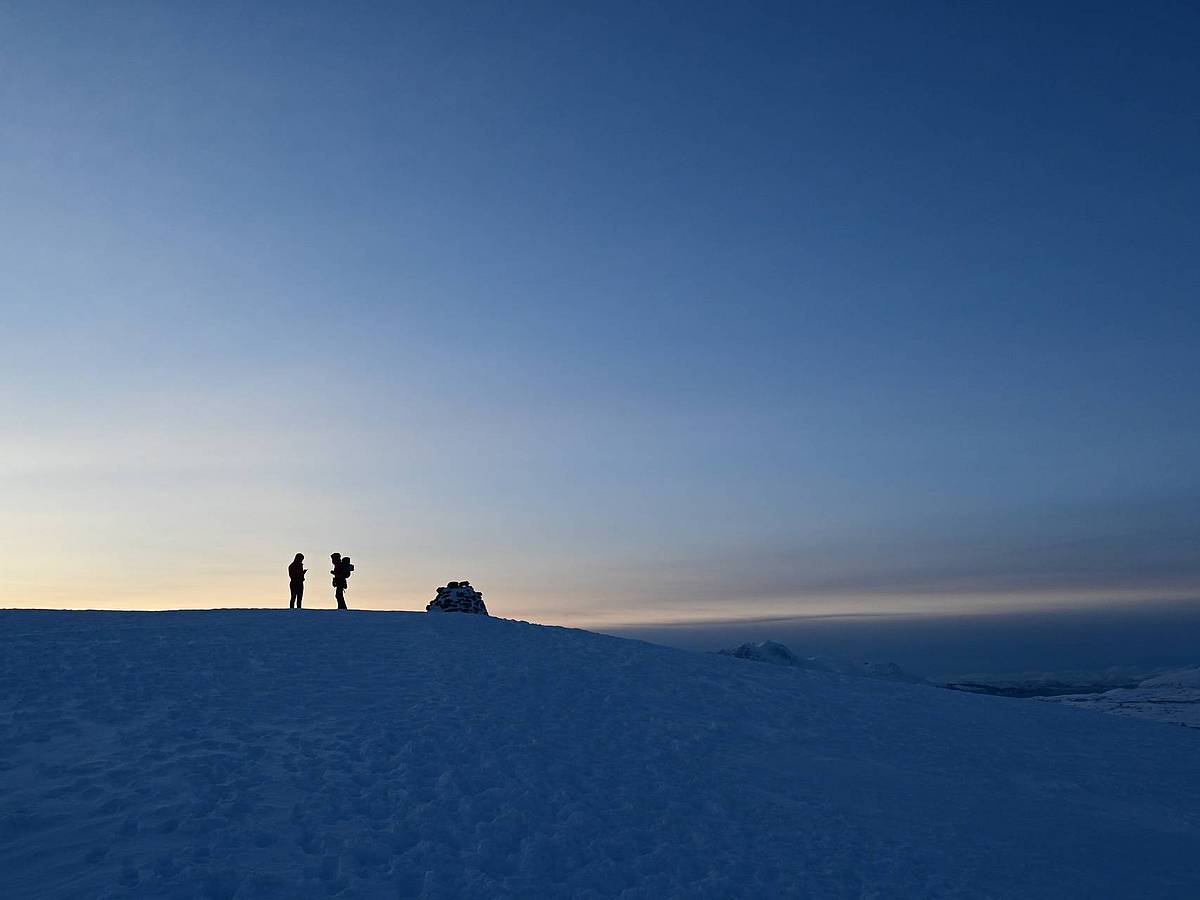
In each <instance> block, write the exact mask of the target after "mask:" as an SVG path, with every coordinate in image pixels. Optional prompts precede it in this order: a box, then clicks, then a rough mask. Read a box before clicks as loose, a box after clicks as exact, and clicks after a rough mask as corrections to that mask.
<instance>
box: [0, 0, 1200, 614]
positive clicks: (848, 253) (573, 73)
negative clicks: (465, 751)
mask: <svg viewBox="0 0 1200 900" xmlns="http://www.w3.org/2000/svg"><path fill="white" fill-rule="evenodd" d="M568 7H570V8H568ZM1197 46H1200V12H1198V11H1197V9H1196V7H1195V6H1194V4H1185V3H1151V4H1142V5H1130V4H1117V3H1113V4H1097V3H1086V4H1085V3H1058V4H1011V3H994V4H975V3H973V4H953V3H945V4H942V3H930V4H911V5H903V6H897V5H896V4H885V3H879V4H856V5H847V4H823V3H817V4H794V3H786V4H714V5H711V6H709V5H704V4H698V3H678V4H630V5H624V4H616V3H604V4H592V5H590V7H589V8H584V6H583V5H581V4H551V3H546V4H536V3H531V4H485V3H480V4H450V3H431V4H420V5H407V4H378V5H373V4H358V3H347V4H342V3H328V4H250V5H246V4H221V3H214V4H190V3H177V4H149V3H147V4H117V5H109V6H108V7H107V8H101V7H100V6H98V5H94V4H61V5H60V4H55V3H29V4H4V5H3V6H0V326H2V327H3V333H4V335H5V348H6V349H5V353H4V354H3V356H2V358H0V375H2V379H0V414H2V415H3V419H4V422H5V423H6V424H5V426H4V428H3V430H2V431H0V488H2V490H3V494H4V499H5V502H4V503H3V504H2V505H0V566H2V567H3V571H4V573H5V577H4V578H3V579H0V605H3V606H15V605H39V606H119V607H152V608H153V607H178V606H213V605H270V604H275V603H280V602H282V600H283V598H285V597H286V586H285V585H284V584H282V581H283V578H282V573H283V570H284V567H285V566H286V564H287V563H288V562H289V561H290V559H291V556H292V554H293V553H295V552H296V551H303V552H305V553H306V554H307V555H308V556H309V561H310V568H311V569H312V570H313V572H314V574H315V575H316V576H318V577H317V578H316V580H315V582H314V583H313V584H312V586H311V587H310V602H314V603H315V602H318V601H320V602H324V601H327V600H328V598H327V597H325V596H324V594H325V592H326V590H327V588H326V584H327V581H328V579H327V578H325V577H324V575H323V573H324V572H325V570H326V569H327V568H328V566H327V565H326V564H325V560H327V558H328V554H329V552H331V551H333V550H340V551H342V552H345V553H349V554H350V555H351V556H353V557H354V558H355V559H356V561H357V563H358V566H359V569H358V572H357V573H356V576H355V579H354V581H353V583H352V586H351V592H350V599H351V602H352V604H354V605H358V606H363V607H375V608H392V607H400V608H405V607H407V608H414V607H417V606H419V605H423V604H424V602H426V601H427V600H428V599H429V598H430V597H431V596H432V591H433V589H434V588H435V587H436V586H437V585H439V584H443V583H445V581H446V580H447V579H452V578H459V577H468V578H471V579H472V581H473V582H475V583H476V584H478V585H479V586H480V587H481V588H482V589H483V590H484V591H485V594H486V595H487V597H488V600H489V602H490V603H491V604H492V606H493V608H494V609H495V611H497V612H500V613H501V614H507V615H513V616H519V617H526V618H534V619H538V620H542V621H561V622H567V623H578V624H583V623H598V622H622V621H635V620H643V621H669V620H675V619H688V620H691V619H706V618H727V617H730V616H735V617H736V616H743V615H744V616H759V615H775V614H785V615H796V614H800V615H803V614H806V613H809V612H814V613H822V614H828V613H830V612H839V611H846V612H855V611H863V610H872V611H879V610H885V611H908V612H921V611H936V612H939V613H942V612H946V611H952V612H963V611H967V612H971V611H996V610H1001V609H1017V608H1020V609H1026V608H1039V609H1040V608H1045V607H1048V606H1059V605H1068V606H1070V605H1078V604H1081V603H1083V604H1086V603H1099V602H1102V601H1105V600H1122V601H1129V600H1131V599H1137V598H1139V597H1154V598H1160V599H1161V598H1172V597H1175V598H1181V599H1182V598H1194V597H1197V596H1200V554H1198V553H1197V550H1198V548H1200V470H1198V469H1197V465H1196V461H1197V459H1200V404H1198V403H1197V396H1198V390H1200V366H1198V362H1197V360H1198V356H1197V352H1196V350H1197V346H1198V340H1200V311H1198V308H1197V307H1198V304H1197V298H1198V296H1200V291H1198V288H1200V254H1198V253H1197V252H1196V250H1197V247H1198V246H1200V226H1198V214H1200V163H1198V161H1200V126H1198V124H1197V123H1198V121H1200V120H1198V119H1197V116H1196V110H1197V109H1200V57H1198V55H1197V53H1196V47H1197ZM312 577H313V576H310V579H311V578H312Z"/></svg>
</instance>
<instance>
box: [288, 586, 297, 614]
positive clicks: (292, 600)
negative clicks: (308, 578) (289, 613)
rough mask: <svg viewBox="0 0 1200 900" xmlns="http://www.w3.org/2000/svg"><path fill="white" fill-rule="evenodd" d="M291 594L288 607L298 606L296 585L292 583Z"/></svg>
mask: <svg viewBox="0 0 1200 900" xmlns="http://www.w3.org/2000/svg"><path fill="white" fill-rule="evenodd" d="M290 587H291V596H289V597H288V609H295V608H296V585H294V584H293V585H291V586H290Z"/></svg>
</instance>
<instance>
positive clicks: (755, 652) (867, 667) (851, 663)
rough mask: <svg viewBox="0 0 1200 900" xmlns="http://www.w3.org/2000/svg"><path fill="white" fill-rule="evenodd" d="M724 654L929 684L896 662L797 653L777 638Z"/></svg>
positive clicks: (837, 672) (811, 669) (794, 666)
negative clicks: (863, 660) (776, 639)
mask: <svg viewBox="0 0 1200 900" xmlns="http://www.w3.org/2000/svg"><path fill="white" fill-rule="evenodd" d="M717 652H718V653H720V654H721V655H723V656H734V657H737V658H738V659H749V660H753V661H755V662H765V663H770V664H772V665H776V666H790V667H791V668H794V669H807V670H809V671H810V672H828V673H830V674H833V675H854V676H857V677H860V678H882V679H885V680H887V681H905V682H908V683H910V684H928V682H926V681H925V679H924V678H921V677H919V676H917V675H913V674H912V673H911V672H906V671H904V669H902V668H900V667H899V666H898V665H896V664H895V663H894V662H860V661H858V660H849V659H834V658H832V657H828V656H808V657H801V656H797V655H796V654H795V653H793V652H792V651H791V650H790V649H788V648H787V647H786V646H784V645H783V644H780V643H778V642H777V641H758V642H749V641H748V642H746V643H744V644H741V645H739V646H737V647H734V648H732V649H729V650H718V651H717Z"/></svg>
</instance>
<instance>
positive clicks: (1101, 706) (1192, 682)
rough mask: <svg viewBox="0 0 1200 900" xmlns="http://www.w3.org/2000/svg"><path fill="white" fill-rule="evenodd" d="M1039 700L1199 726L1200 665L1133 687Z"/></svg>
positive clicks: (1113, 713) (1157, 676)
mask: <svg viewBox="0 0 1200 900" xmlns="http://www.w3.org/2000/svg"><path fill="white" fill-rule="evenodd" d="M1038 699H1040V700H1047V701H1052V702H1054V703H1062V704H1066V705H1068V706H1074V707H1076V708H1078V709H1090V710H1093V711H1095V712H1104V713H1110V714H1112V715H1117V716H1130V717H1133V718H1137V719H1153V720H1154V721H1157V722H1166V723H1168V724H1170V725H1184V726H1186V727H1188V728H1200V667H1196V668H1190V669H1180V670H1178V671H1175V672H1168V673H1166V674H1165V675H1156V676H1155V677H1153V678H1147V679H1146V680H1145V681H1143V682H1141V684H1139V685H1138V686H1137V687H1132V688H1116V689H1114V690H1111V691H1104V692H1103V693H1100V694H1066V695H1060V696H1057V697H1040V698H1038Z"/></svg>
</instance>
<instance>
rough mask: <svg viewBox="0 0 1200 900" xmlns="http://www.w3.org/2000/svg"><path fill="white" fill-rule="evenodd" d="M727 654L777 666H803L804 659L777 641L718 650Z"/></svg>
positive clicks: (748, 643)
mask: <svg viewBox="0 0 1200 900" xmlns="http://www.w3.org/2000/svg"><path fill="white" fill-rule="evenodd" d="M717 652H718V653H723V654H724V655H725V656H736V657H737V658H738V659H752V660H754V661H755V662H765V663H772V664H774V665H777V666H803V664H804V661H803V660H802V659H800V657H798V656H797V655H796V654H795V653H793V652H792V651H791V650H789V649H788V648H787V647H785V646H784V645H783V644H778V643H776V642H775V641H759V642H758V643H756V644H755V643H750V642H747V643H745V644H742V645H741V646H738V647H734V648H733V649H732V650H718V651H717Z"/></svg>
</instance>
